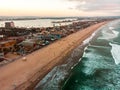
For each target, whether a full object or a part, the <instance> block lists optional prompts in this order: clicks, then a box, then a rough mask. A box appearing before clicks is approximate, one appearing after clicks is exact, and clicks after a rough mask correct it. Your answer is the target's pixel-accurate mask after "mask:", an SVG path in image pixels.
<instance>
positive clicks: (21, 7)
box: [0, 0, 120, 16]
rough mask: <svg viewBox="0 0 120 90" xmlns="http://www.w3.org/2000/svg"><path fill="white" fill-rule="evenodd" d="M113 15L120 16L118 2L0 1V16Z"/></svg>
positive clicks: (87, 0) (74, 0)
mask: <svg viewBox="0 0 120 90" xmlns="http://www.w3.org/2000/svg"><path fill="white" fill-rule="evenodd" d="M114 15H116V16H119V15H120V0H0V16H114Z"/></svg>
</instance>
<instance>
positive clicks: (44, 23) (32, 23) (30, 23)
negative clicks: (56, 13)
mask: <svg viewBox="0 0 120 90" xmlns="http://www.w3.org/2000/svg"><path fill="white" fill-rule="evenodd" d="M62 20H68V19H36V20H12V21H13V22H14V23H15V26H16V27H51V26H53V23H52V21H62ZM5 22H7V21H0V27H4V26H5V25H4V23H5ZM68 24H71V22H69V23H61V25H68ZM55 25H57V26H58V25H59V24H55Z"/></svg>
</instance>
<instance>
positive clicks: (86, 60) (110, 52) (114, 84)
mask: <svg viewBox="0 0 120 90" xmlns="http://www.w3.org/2000/svg"><path fill="white" fill-rule="evenodd" d="M63 90H120V20H117V21H113V22H111V23H109V24H107V25H106V26H104V27H103V28H102V29H101V30H100V31H99V32H98V33H97V35H96V37H95V38H94V39H93V40H92V41H91V42H90V43H89V45H88V47H87V48H86V49H85V51H84V54H83V56H82V58H81V61H80V62H79V63H78V64H77V65H76V66H75V67H74V68H73V69H72V72H71V73H70V76H69V77H68V78H67V80H66V82H65V83H64V86H63Z"/></svg>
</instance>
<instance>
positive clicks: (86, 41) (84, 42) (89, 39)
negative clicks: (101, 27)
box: [83, 31, 97, 44]
mask: <svg viewBox="0 0 120 90" xmlns="http://www.w3.org/2000/svg"><path fill="white" fill-rule="evenodd" d="M96 33H97V31H95V32H94V33H93V34H92V35H91V36H90V37H88V38H87V39H85V40H84V41H83V44H87V43H89V42H90V41H91V40H92V38H93V37H94V36H95V34H96Z"/></svg>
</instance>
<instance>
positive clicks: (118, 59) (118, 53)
mask: <svg viewBox="0 0 120 90" xmlns="http://www.w3.org/2000/svg"><path fill="white" fill-rule="evenodd" d="M110 45H111V46H112V49H111V54H112V57H113V58H114V60H115V63H116V64H119V63H120V45H117V44H112V43H110Z"/></svg>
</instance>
